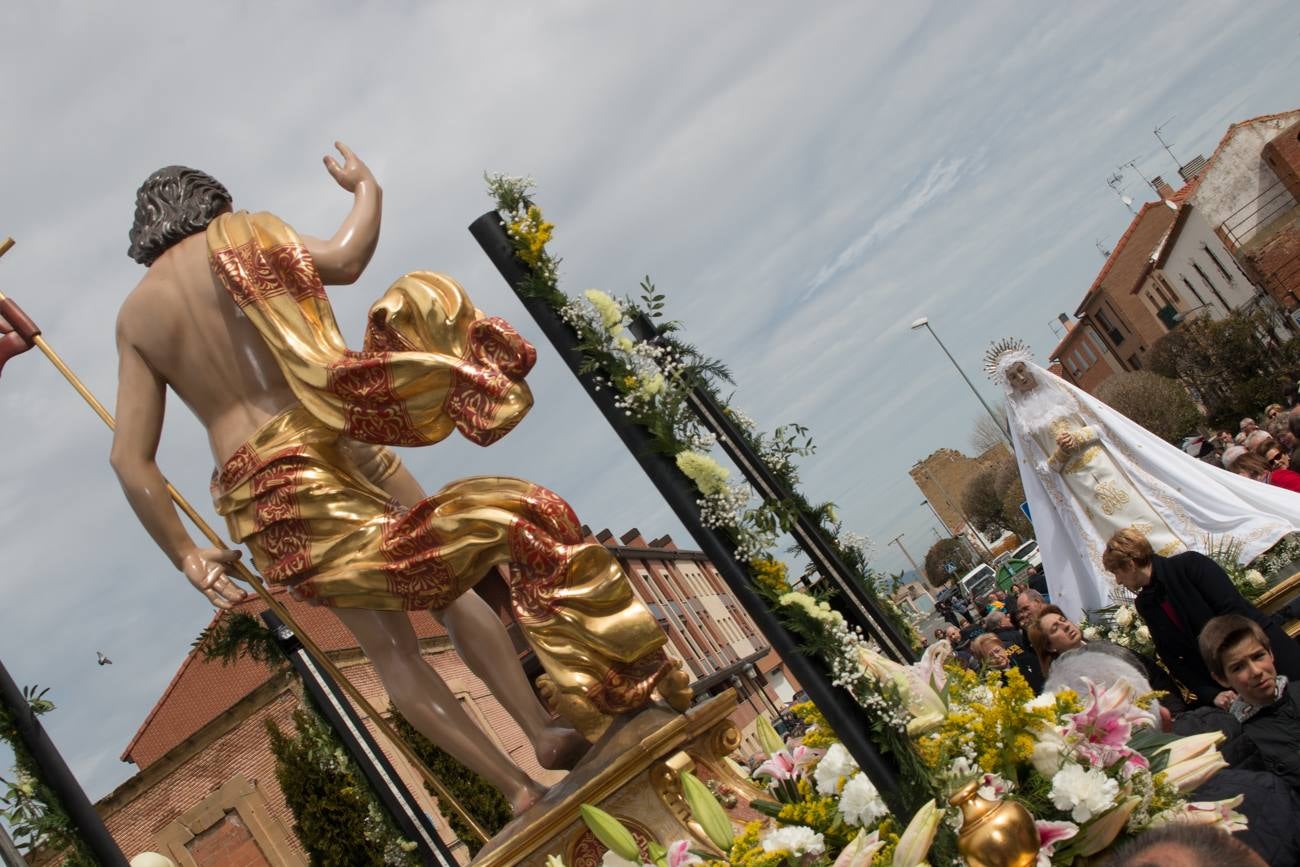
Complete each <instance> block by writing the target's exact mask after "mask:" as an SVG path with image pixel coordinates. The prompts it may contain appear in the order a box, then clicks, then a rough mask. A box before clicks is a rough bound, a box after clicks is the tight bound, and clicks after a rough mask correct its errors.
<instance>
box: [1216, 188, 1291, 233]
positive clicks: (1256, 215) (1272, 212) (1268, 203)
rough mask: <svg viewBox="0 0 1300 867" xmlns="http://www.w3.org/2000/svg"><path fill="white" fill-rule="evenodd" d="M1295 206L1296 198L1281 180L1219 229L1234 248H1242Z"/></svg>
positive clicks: (1234, 214)
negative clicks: (1252, 237)
mask: <svg viewBox="0 0 1300 867" xmlns="http://www.w3.org/2000/svg"><path fill="white" fill-rule="evenodd" d="M1295 206H1296V200H1295V197H1294V196H1292V195H1291V191H1290V190H1289V189H1287V187H1286V185H1285V184H1283V183H1282V182H1281V181H1280V180H1279V181H1274V182H1273V183H1271V184H1269V185H1268V186H1267V187H1265V188H1264V189H1263V190H1262V191H1261V192H1260V194H1259V195H1257V196H1255V197H1254V198H1253V199H1251V200H1250V201H1248V202H1246V203H1245V204H1243V205H1242V206H1241V207H1239V208H1237V210H1235V211H1233V212H1232V213H1231V214H1229V215H1228V216H1227V218H1226V219H1225V220H1224V221H1223V222H1222V223H1220V224H1219V228H1220V230H1221V231H1222V234H1223V236H1224V237H1225V238H1227V239H1228V240H1229V241H1230V242H1231V243H1232V244H1233V246H1235V247H1241V246H1242V245H1243V244H1244V243H1245V242H1246V241H1247V240H1249V239H1250V237H1251V235H1253V234H1254V233H1255V232H1256V231H1257V230H1259V229H1260V228H1262V227H1263V226H1265V225H1267V224H1268V223H1269V222H1270V221H1272V220H1273V219H1274V218H1275V217H1280V216H1281V215H1282V214H1285V213H1286V212H1287V211H1289V210H1291V209H1292V208H1294V207H1295Z"/></svg>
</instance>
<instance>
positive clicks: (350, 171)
mask: <svg viewBox="0 0 1300 867" xmlns="http://www.w3.org/2000/svg"><path fill="white" fill-rule="evenodd" d="M334 147H336V148H338V151H339V153H341V154H342V155H343V165H342V166H340V165H339V164H338V161H337V160H336V159H334V157H333V155H328V156H326V157H325V170H326V171H328V172H329V173H330V175H331V176H332V177H333V178H334V180H336V181H338V185H339V186H340V187H342V188H343V189H345V190H347V191H348V192H349V193H355V192H356V191H357V185H358V184H360V183H361V182H362V181H374V179H375V176H374V175H373V174H371V173H370V167H369V166H367V165H366V164H365V163H363V162H362V161H361V158H360V157H358V156H357V155H356V154H354V153H353V152H352V149H351V148H349V147H348V146H347V145H345V144H344V143H343V142H341V141H336V142H334Z"/></svg>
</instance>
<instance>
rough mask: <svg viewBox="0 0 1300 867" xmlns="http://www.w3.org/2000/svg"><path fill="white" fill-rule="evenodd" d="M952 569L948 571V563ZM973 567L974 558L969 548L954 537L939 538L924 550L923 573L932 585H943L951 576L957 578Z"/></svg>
mask: <svg viewBox="0 0 1300 867" xmlns="http://www.w3.org/2000/svg"><path fill="white" fill-rule="evenodd" d="M950 563H951V564H952V566H953V571H951V572H949V571H948V564H950ZM974 568H975V558H974V557H972V556H971V553H970V549H969V548H967V547H966V545H965V544H963V543H962V541H961V539H958V538H956V537H953V538H948V539H940V540H939V541H938V542H935V543H934V544H933V545H931V546H930V550H929V551H926V552H925V575H926V579H927V580H928V581H929V582H930V585H931V586H933V587H943V586H944V585H945V584H947V583H948V582H949V581H951V580H952V579H953V578H959V577H961V576H962V575H965V574H966V573H967V572H969V571H970V570H972V569H974Z"/></svg>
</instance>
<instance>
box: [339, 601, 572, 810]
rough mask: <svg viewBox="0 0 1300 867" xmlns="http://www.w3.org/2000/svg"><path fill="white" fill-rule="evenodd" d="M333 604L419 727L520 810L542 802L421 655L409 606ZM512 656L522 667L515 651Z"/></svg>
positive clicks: (538, 790) (539, 789) (541, 788)
mask: <svg viewBox="0 0 1300 867" xmlns="http://www.w3.org/2000/svg"><path fill="white" fill-rule="evenodd" d="M467 595H474V596H475V598H477V595H476V594H467ZM333 610H334V613H335V614H336V615H338V618H339V619H340V620H342V621H343V625H344V626H346V627H347V628H348V629H349V630H351V632H352V634H353V635H355V636H356V638H357V641H358V642H359V643H360V645H361V649H362V651H364V652H365V654H366V656H367V657H368V658H369V659H370V661H371V663H372V664H374V666H375V671H376V672H378V674H379V679H380V680H381V681H383V684H384V688H385V689H386V690H387V691H388V696H389V698H391V699H392V701H393V704H394V705H396V706H397V709H398V710H399V711H401V713H402V716H404V717H406V719H407V721H409V722H410V723H411V725H413V726H414V727H415V729H416V731H418V732H420V734H422V735H424V736H425V737H426V738H428V739H429V740H430V741H432V742H433V743H435V744H437V745H438V746H439V747H441V748H442V749H444V750H446V751H447V752H448V753H450V754H451V755H452V756H454V757H455V758H456V759H457V760H459V761H460V762H461V763H462V764H463V765H465V766H466V767H467V768H469V769H470V770H472V771H474V772H475V773H476V774H478V775H479V776H481V777H483V779H485V780H487V781H488V782H489V783H491V784H492V785H493V786H496V787H497V788H498V789H500V790H501V793H502V794H503V795H505V797H506V799H507V800H508V801H509V802H510V806H511V808H512V809H513V810H514V812H515V815H518V814H519V813H522V812H523V811H524V810H527V809H528V808H529V807H531V806H532V805H533V804H535V803H537V801H538V799H540V798H541V796H542V795H543V794H544V793H545V792H546V788H545V787H544V786H542V785H540V784H539V783H537V782H536V781H534V780H533V779H532V778H531V777H529V776H528V775H527V774H526V773H524V771H523V769H522V768H520V767H519V766H518V765H516V764H515V763H514V761H513V760H512V759H511V758H510V756H508V755H506V753H505V752H504V751H503V750H501V749H500V748H499V747H498V746H497V745H496V743H495V742H494V741H493V740H492V738H491V737H490V736H489V735H488V734H487V732H484V731H483V730H482V729H481V728H479V726H478V724H477V723H475V722H474V720H473V719H472V718H471V717H470V716H469V714H467V713H465V709H464V708H462V707H461V705H460V702H459V701H458V700H457V699H456V696H455V695H454V694H453V693H452V691H451V690H450V689H449V688H448V687H447V684H446V683H445V682H444V681H443V679H442V677H441V676H440V675H439V674H438V672H436V671H434V670H433V668H432V667H431V666H429V664H428V663H426V662H425V661H424V657H423V656H421V655H420V645H419V642H418V641H417V639H416V637H415V630H414V629H412V628H411V621H410V619H409V618H408V617H407V615H406V613H405V612H402V611H368V610H363V609H355V608H353V609H345V608H336V609H333ZM499 623H500V622H499V621H498V625H499ZM511 661H512V662H513V664H514V667H515V668H518V667H519V664H518V662H517V661H516V660H515V659H514V655H513V653H512V654H511Z"/></svg>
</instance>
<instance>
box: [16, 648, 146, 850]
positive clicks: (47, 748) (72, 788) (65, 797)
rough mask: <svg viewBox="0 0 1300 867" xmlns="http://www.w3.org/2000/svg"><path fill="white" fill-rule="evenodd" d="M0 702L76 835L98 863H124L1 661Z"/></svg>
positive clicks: (96, 814)
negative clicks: (69, 820)
mask: <svg viewBox="0 0 1300 867" xmlns="http://www.w3.org/2000/svg"><path fill="white" fill-rule="evenodd" d="M0 705H2V706H3V707H4V709H5V711H6V712H7V713H8V714H9V716H10V717H11V718H12V719H13V723H14V728H15V729H16V730H17V732H18V737H19V739H21V740H22V742H23V745H24V746H25V747H27V752H28V753H30V754H31V757H32V760H33V761H35V762H36V768H37V772H38V773H39V774H40V778H41V782H43V783H44V784H45V785H47V786H49V787H50V789H51V790H52V791H53V792H54V794H55V795H56V796H57V797H58V799H59V804H60V805H61V806H62V807H63V811H64V812H65V813H67V814H68V818H69V819H71V820H72V824H73V825H74V826H75V827H76V830H77V836H78V837H80V838H81V841H82V842H83V843H85V844H86V848H87V849H89V850H90V853H91V854H92V855H94V856H95V859H96V860H97V861H98V862H99V864H100V865H101V867H127V863H126V856H124V855H123V854H122V850H121V849H119V848H118V847H117V843H115V842H113V837H112V836H111V835H110V834H109V833H108V829H107V828H105V827H104V821H103V820H102V819H101V818H99V814H98V813H96V812H95V807H94V805H93V804H91V803H90V799H89V798H87V797H86V793H85V791H84V790H83V789H82V788H81V784H80V783H78V782H77V778H76V777H74V776H73V775H72V771H70V770H68V765H67V762H65V761H63V756H61V755H60V754H59V751H58V748H56V747H55V746H54V741H52V740H50V736H49V735H48V734H46V732H45V727H44V726H42V725H41V721H40V720H39V719H38V718H37V716H36V713H35V712H34V711H33V710H32V707H31V705H30V704H28V703H27V698H26V696H24V695H23V693H22V690H20V689H19V688H18V684H16V683H14V679H13V678H12V677H10V676H9V672H8V671H7V670H6V669H5V667H4V664H3V663H0Z"/></svg>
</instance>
